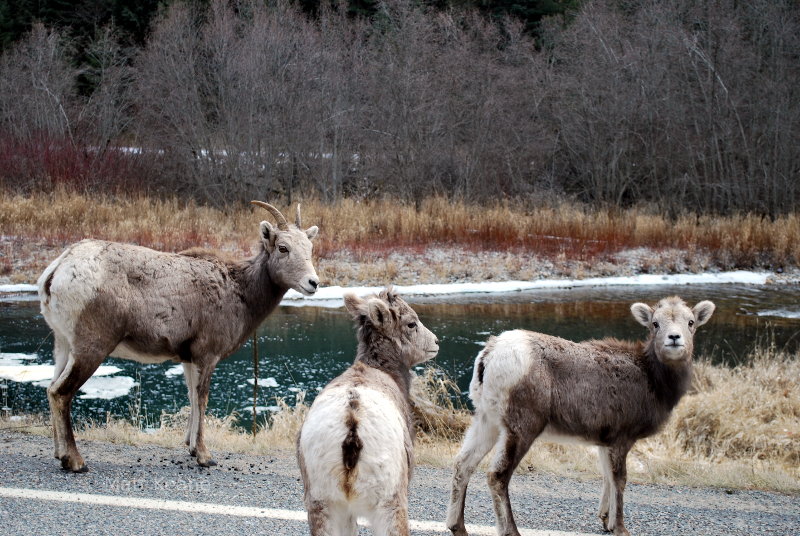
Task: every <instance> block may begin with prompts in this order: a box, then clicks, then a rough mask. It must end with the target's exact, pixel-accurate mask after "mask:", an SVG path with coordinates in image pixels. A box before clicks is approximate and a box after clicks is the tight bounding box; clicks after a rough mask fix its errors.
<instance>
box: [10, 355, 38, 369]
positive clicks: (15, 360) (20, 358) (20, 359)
mask: <svg viewBox="0 0 800 536" xmlns="http://www.w3.org/2000/svg"><path fill="white" fill-rule="evenodd" d="M38 357H39V356H37V355H36V354H7V353H3V352H0V366H2V367H9V366H14V365H22V364H23V363H24V362H25V361H31V360H33V359H36V358H38Z"/></svg>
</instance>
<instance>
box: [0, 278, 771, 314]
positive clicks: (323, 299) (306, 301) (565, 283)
mask: <svg viewBox="0 0 800 536" xmlns="http://www.w3.org/2000/svg"><path fill="white" fill-rule="evenodd" d="M772 275H773V274H771V273H769V272H750V271H745V270H739V271H735V272H718V273H703V274H661V275H659V274H642V275H634V276H621V277H592V278H587V279H539V280H536V281H486V282H481V283H443V284H426V285H404V286H395V289H396V290H397V291H398V292H399V293H400V294H404V295H406V296H445V295H448V294H476V293H481V294H487V293H500V292H518V291H523V290H538V289H570V288H587V287H619V286H654V285H717V284H745V285H764V284H766V283H767V280H768V279H769V278H770V276H772ZM380 289H381V287H341V286H332V287H323V288H321V289H320V290H319V291H318V292H317V293H316V294H314V295H313V296H303V295H301V294H300V293H299V292H296V291H294V290H290V291H289V292H287V293H286V296H285V297H284V299H283V301H282V302H281V304H282V305H294V306H304V305H312V306H317V307H340V306H341V305H342V300H343V296H344V293H345V292H354V293H356V294H357V295H359V296H363V295H366V294H371V293H374V292H377V291H379V290H380ZM32 292H36V285H0V293H16V294H24V293H32Z"/></svg>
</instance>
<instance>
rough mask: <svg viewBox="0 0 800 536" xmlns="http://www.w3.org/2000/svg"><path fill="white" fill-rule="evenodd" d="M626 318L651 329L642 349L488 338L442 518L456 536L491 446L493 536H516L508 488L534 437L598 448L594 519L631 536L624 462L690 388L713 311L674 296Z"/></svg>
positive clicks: (515, 336)
mask: <svg viewBox="0 0 800 536" xmlns="http://www.w3.org/2000/svg"><path fill="white" fill-rule="evenodd" d="M631 312H632V313H633V316H634V318H636V320H637V321H638V322H639V323H640V324H642V325H643V326H646V327H647V328H648V329H649V330H650V336H649V337H648V339H647V340H646V341H645V342H638V343H632V342H625V341H620V340H616V339H603V340H593V341H586V342H581V343H575V342H571V341H567V340H564V339H560V338H557V337H550V336H548V335H543V334H541V333H534V332H530V331H522V330H516V331H507V332H505V333H502V334H501V335H500V336H498V337H497V338H495V337H491V338H489V341H488V342H487V344H486V347H485V348H484V350H483V351H482V352H481V353H480V354H478V357H477V358H476V360H475V367H474V370H473V376H472V382H471V383H470V398H471V399H472V401H473V403H474V405H475V415H474V418H473V420H472V424H471V426H470V428H469V430H467V433H466V436H465V438H464V444H463V446H462V447H461V451H460V452H459V454H458V456H457V458H456V462H455V467H454V474H453V484H452V490H451V496H450V507H449V509H448V513H447V527H448V528H449V529H450V530H451V531H452V532H453V534H455V535H457V536H463V535H466V534H467V532H466V529H465V528H464V499H465V495H466V491H467V484H468V482H469V478H470V476H471V475H472V473H473V471H474V470H475V467H476V466H477V465H478V463H479V462H480V461H481V459H483V457H484V456H486V454H487V453H488V452H489V451H490V450H491V449H492V447H493V446H494V447H495V448H496V450H495V455H494V459H493V460H492V462H491V464H490V467H489V472H488V481H489V488H490V491H491V494H492V500H493V502H494V510H495V515H496V518H497V532H498V534H502V535H519V532H518V531H517V527H516V524H515V523H514V518H513V515H512V513H511V504H510V503H509V499H508V483H509V481H510V480H511V475H512V474H513V472H514V469H515V468H516V467H517V465H518V464H519V462H520V460H521V459H522V457H523V456H525V453H526V452H527V451H528V449H529V448H530V446H531V444H532V443H533V441H534V440H535V439H536V438H537V437H540V438H542V440H544V441H556V442H562V443H565V442H578V443H585V444H590V445H597V446H598V447H599V454H600V467H601V469H602V473H603V488H602V495H601V499H600V519H601V520H602V522H603V527H604V528H605V530H607V531H613V532H614V534H617V535H620V534H628V531H627V530H626V529H625V525H624V524H623V521H622V493H623V490H624V489H625V479H626V476H627V474H626V467H625V458H626V456H627V454H628V451H629V450H630V448H631V447H632V446H633V444H634V443H635V442H636V441H637V440H638V439H641V438H643V437H647V436H649V435H652V434H654V433H656V432H657V431H658V430H659V428H660V427H661V426H662V425H663V424H664V423H665V422H666V420H667V419H668V418H669V415H670V412H671V411H672V408H674V407H675V405H676V404H677V403H678V401H679V400H680V398H681V397H682V396H683V394H684V393H685V392H686V389H687V388H688V387H689V384H690V382H691V373H692V346H693V339H694V334H695V330H696V329H697V328H698V327H699V326H701V325H703V324H705V323H706V322H707V321H708V319H709V318H710V317H711V314H712V313H713V312H714V304H713V303H711V302H710V301H702V302H700V303H698V304H697V305H695V306H694V308H692V309H689V307H688V306H687V305H686V304H685V303H684V302H683V301H682V300H681V299H680V298H677V297H671V298H665V299H663V300H661V301H659V302H658V304H657V305H656V306H655V308H651V307H650V306H648V305H646V304H644V303H634V304H633V305H632V306H631Z"/></svg>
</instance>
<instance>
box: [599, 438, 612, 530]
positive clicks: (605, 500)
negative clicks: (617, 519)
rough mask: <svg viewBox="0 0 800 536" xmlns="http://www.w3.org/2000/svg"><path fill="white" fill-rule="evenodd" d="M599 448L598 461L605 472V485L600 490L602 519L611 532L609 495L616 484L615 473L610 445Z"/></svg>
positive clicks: (605, 528)
mask: <svg viewBox="0 0 800 536" xmlns="http://www.w3.org/2000/svg"><path fill="white" fill-rule="evenodd" d="M597 450H598V459H599V460H598V461H599V462H600V471H601V473H602V474H603V487H602V490H601V492H600V521H601V522H602V523H603V530H605V531H606V532H609V531H610V529H609V528H608V510H609V497H610V496H611V491H612V487H613V484H614V475H613V473H612V471H611V454H610V452H609V449H608V447H598V449H597Z"/></svg>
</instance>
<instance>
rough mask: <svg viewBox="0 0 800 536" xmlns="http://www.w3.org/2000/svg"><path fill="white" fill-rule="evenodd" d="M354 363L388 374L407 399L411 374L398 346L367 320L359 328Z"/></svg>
mask: <svg viewBox="0 0 800 536" xmlns="http://www.w3.org/2000/svg"><path fill="white" fill-rule="evenodd" d="M356 363H363V364H364V365H366V366H368V367H372V368H375V369H378V370H380V371H382V372H385V373H386V374H388V375H389V376H390V377H391V378H392V380H394V382H395V383H396V384H397V386H398V387H399V388H400V390H401V392H402V393H403V395H404V396H405V397H406V399H408V396H409V392H410V389H411V375H410V374H409V373H408V369H409V367H408V364H407V363H406V360H405V359H404V357H403V355H402V352H401V350H400V348H399V346H398V345H397V344H396V343H395V341H394V340H393V339H391V338H390V337H387V336H385V335H383V334H381V333H379V332H378V331H377V330H376V329H375V328H374V327H373V326H372V325H371V324H370V323H369V322H365V323H363V324H362V325H361V328H360V329H359V337H358V352H357V354H356Z"/></svg>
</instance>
